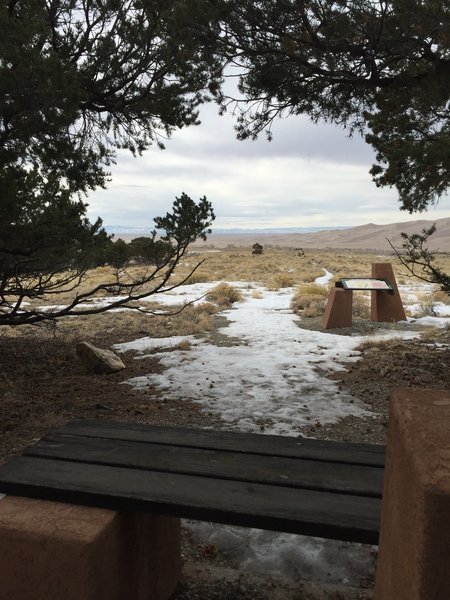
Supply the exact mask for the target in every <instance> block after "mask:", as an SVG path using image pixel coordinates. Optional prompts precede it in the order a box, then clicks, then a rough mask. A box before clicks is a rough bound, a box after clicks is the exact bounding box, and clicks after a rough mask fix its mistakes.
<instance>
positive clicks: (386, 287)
mask: <svg viewBox="0 0 450 600" xmlns="http://www.w3.org/2000/svg"><path fill="white" fill-rule="evenodd" d="M336 287H342V288H344V290H366V291H372V290H373V291H377V292H381V291H385V292H393V291H394V287H393V286H392V284H391V283H390V282H389V281H388V280H387V279H374V278H372V277H345V278H343V279H340V280H339V281H337V282H336Z"/></svg>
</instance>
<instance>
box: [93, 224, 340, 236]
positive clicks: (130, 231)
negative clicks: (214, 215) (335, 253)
mask: <svg viewBox="0 0 450 600" xmlns="http://www.w3.org/2000/svg"><path fill="white" fill-rule="evenodd" d="M105 229H106V231H107V232H108V233H113V234H117V235H119V234H124V235H127V236H130V235H134V236H136V237H138V236H143V235H149V234H150V233H151V232H152V229H151V228H149V227H126V226H124V225H105ZM335 229H347V228H346V227H327V226H322V227H264V228H260V229H258V228H256V229H252V228H239V227H237V228H231V229H217V228H215V227H214V228H213V231H214V233H217V234H219V235H233V234H241V233H251V234H254V235H257V234H259V233H271V234H282V235H284V234H286V233H315V232H316V231H325V230H326V231H329V230H335Z"/></svg>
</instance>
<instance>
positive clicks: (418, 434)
mask: <svg viewBox="0 0 450 600" xmlns="http://www.w3.org/2000/svg"><path fill="white" fill-rule="evenodd" d="M447 598H450V391H449V390H439V389H418V388H417V389H415V388H402V389H398V390H396V391H395V392H394V393H393V395H392V397H391V406H390V417H389V435H388V445H387V458H386V468H385V476H384V493H383V507H382V515H381V534H380V548H379V559H378V566H377V575H376V585H375V600H445V599H447Z"/></svg>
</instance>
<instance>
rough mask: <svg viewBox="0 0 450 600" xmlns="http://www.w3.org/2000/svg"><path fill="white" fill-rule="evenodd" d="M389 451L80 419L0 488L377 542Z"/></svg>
mask: <svg viewBox="0 0 450 600" xmlns="http://www.w3.org/2000/svg"><path fill="white" fill-rule="evenodd" d="M384 459H385V449H384V446H378V445H371V444H350V443H341V442H331V441H319V440H313V439H307V438H302V437H282V436H272V435H257V434H245V433H235V432H228V431H210V430H194V429H182V428H172V427H159V426H152V425H140V424H130V423H117V422H104V421H89V420H75V421H72V422H70V423H68V424H66V425H65V426H63V427H61V428H59V429H56V430H54V431H52V432H50V433H49V434H48V435H46V436H45V437H44V438H42V439H41V440H40V441H39V442H37V443H36V444H35V445H34V446H31V447H30V448H28V449H27V450H26V451H25V452H24V454H23V455H22V456H19V457H17V458H15V459H13V460H12V461H11V462H10V463H8V464H6V465H3V466H1V467H0V492H2V493H6V494H13V495H16V496H29V497H33V498H40V499H46V500H54V501H60V502H68V503H72V504H81V505H87V506H94V507H101V508H107V509H113V510H119V511H134V512H146V513H152V514H158V515H169V516H176V517H181V518H188V519H198V520H203V521H213V522H218V523H227V524H233V525H241V526H245V527H255V528H261V529H270V530H276V531H282V532H288V533H297V534H303V535H311V536H317V537H324V538H332V539H340V540H347V541H353V542H362V543H369V544H377V543H378V535H379V528H380V513H381V496H382V489H383V471H384Z"/></svg>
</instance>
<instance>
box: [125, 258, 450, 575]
mask: <svg viewBox="0 0 450 600" xmlns="http://www.w3.org/2000/svg"><path fill="white" fill-rule="evenodd" d="M324 271H325V275H324V276H323V277H321V278H318V280H316V282H317V283H319V284H326V283H327V282H328V281H329V279H330V278H331V277H332V274H331V273H329V271H327V270H326V269H324ZM230 283H231V285H234V286H236V287H239V288H240V290H241V292H242V293H243V295H244V301H243V302H240V303H237V304H235V305H234V306H233V308H231V309H230V310H228V311H226V312H224V313H222V314H223V315H224V316H226V318H227V320H228V322H229V325H228V326H226V327H223V328H221V329H220V331H219V333H220V334H222V336H224V337H223V338H222V339H224V340H225V341H226V340H227V339H228V340H229V342H230V344H231V345H226V344H221V345H215V344H214V343H213V341H210V340H209V339H208V335H206V336H205V337H204V338H198V337H194V336H187V337H172V338H162V339H151V338H142V339H140V340H136V341H134V342H130V343H126V344H118V345H116V346H115V349H116V350H117V351H120V352H125V351H127V350H134V351H136V352H137V353H138V357H137V358H139V356H141V357H143V356H145V355H146V354H147V353H149V352H150V351H151V352H152V356H154V357H155V356H156V357H158V358H159V359H160V361H161V364H162V365H163V366H164V367H165V370H164V372H163V373H160V374H157V373H151V374H148V375H146V376H143V377H136V378H133V379H129V380H127V381H126V382H124V383H126V384H128V385H131V386H133V387H134V388H138V389H145V388H146V387H148V386H150V384H151V385H152V386H157V387H159V388H160V389H161V390H162V391H163V392H164V396H165V398H166V399H168V400H170V399H171V398H172V399H175V398H176V399H186V400H193V401H195V402H198V403H202V404H204V405H205V409H207V410H209V411H213V412H215V413H217V414H219V415H220V416H221V418H222V419H223V420H224V421H225V422H226V423H227V425H228V426H229V427H230V428H235V429H239V430H241V431H247V432H260V431H261V430H264V432H265V433H273V434H280V435H298V433H299V432H301V428H302V426H304V425H306V424H309V423H311V422H316V421H319V422H320V423H324V424H325V423H333V422H336V421H337V420H339V419H340V418H342V417H344V416H346V415H355V416H364V417H366V418H368V419H370V418H371V413H370V412H369V410H368V409H367V407H365V406H364V405H362V404H360V403H355V402H354V400H353V398H351V397H350V396H349V395H348V394H346V393H345V392H342V391H340V390H339V389H338V387H337V384H336V383H335V381H333V380H332V379H330V378H329V377H328V375H329V373H330V372H332V371H336V370H340V369H342V368H343V364H344V363H348V362H352V361H356V360H357V359H358V355H359V353H358V351H357V350H356V347H357V346H358V345H359V344H360V343H361V342H362V341H363V339H364V338H363V337H361V336H336V335H332V334H329V333H324V332H318V331H308V330H305V329H301V328H299V327H298V326H297V322H298V317H296V316H295V315H294V314H293V313H292V311H291V310H290V300H291V297H292V294H293V290H292V289H281V290H277V291H269V290H267V289H265V288H257V287H256V286H254V285H253V284H248V283H242V282H230ZM214 285H215V284H214V283H208V284H196V285H192V286H182V287H180V288H177V289H176V290H173V291H172V292H171V293H170V294H166V295H164V296H159V297H158V301H160V302H164V303H165V304H167V305H173V304H180V303H181V304H182V303H187V302H192V301H194V300H195V299H196V298H200V297H202V296H204V295H205V294H206V293H207V292H208V290H209V289H211V288H212V287H214ZM255 291H256V292H258V293H255ZM408 298H409V299H410V300H411V302H413V301H414V298H413V294H412V292H410V295H409V296H408ZM446 314H447V315H448V313H445V311H444V309H443V310H442V313H441V318H436V317H426V323H427V324H430V325H435V326H439V327H443V326H446V325H447V324H448V323H449V321H450V319H448V318H446ZM410 321H411V322H414V320H413V319H411V320H410ZM415 322H416V323H417V324H424V319H417V320H415ZM418 335H419V334H418V333H414V332H395V331H387V332H385V333H384V334H383V333H379V334H377V335H376V336H371V338H373V337H377V338H378V339H381V338H383V337H385V338H390V337H394V336H401V337H408V338H412V337H417V336H418ZM185 340H187V341H189V342H190V343H191V348H190V349H189V350H184V349H177V348H178V346H179V344H180V342H182V341H185ZM183 347H184V346H181V348H183ZM167 348H173V350H172V351H171V352H167V351H165V352H162V351H161V352H159V351H158V350H166V349H167ZM155 350H156V352H155ZM186 526H188V527H190V528H191V529H192V530H193V532H194V533H195V535H196V536H197V537H199V538H200V539H201V540H203V541H205V542H208V543H213V544H214V545H215V546H216V547H218V548H219V549H220V550H222V551H224V552H226V553H227V554H228V556H229V557H230V559H231V560H232V562H234V564H235V565H236V566H237V567H240V568H248V569H252V570H253V571H261V572H264V573H270V572H271V573H274V574H277V575H281V576H282V577H284V578H285V579H290V580H294V581H295V579H296V578H297V577H301V578H302V579H310V580H316V581H318V580H320V581H335V582H337V581H341V582H342V581H344V582H351V583H356V582H357V581H358V580H359V579H360V578H361V577H363V576H366V575H367V574H368V573H369V572H370V571H371V569H373V566H374V549H373V548H372V547H370V546H360V545H357V544H348V543H344V542H335V541H331V540H319V539H315V538H309V537H302V536H294V535H288V534H279V533H274V532H266V531H260V530H256V529H242V528H238V527H228V526H223V525H216V524H209V523H197V522H186Z"/></svg>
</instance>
